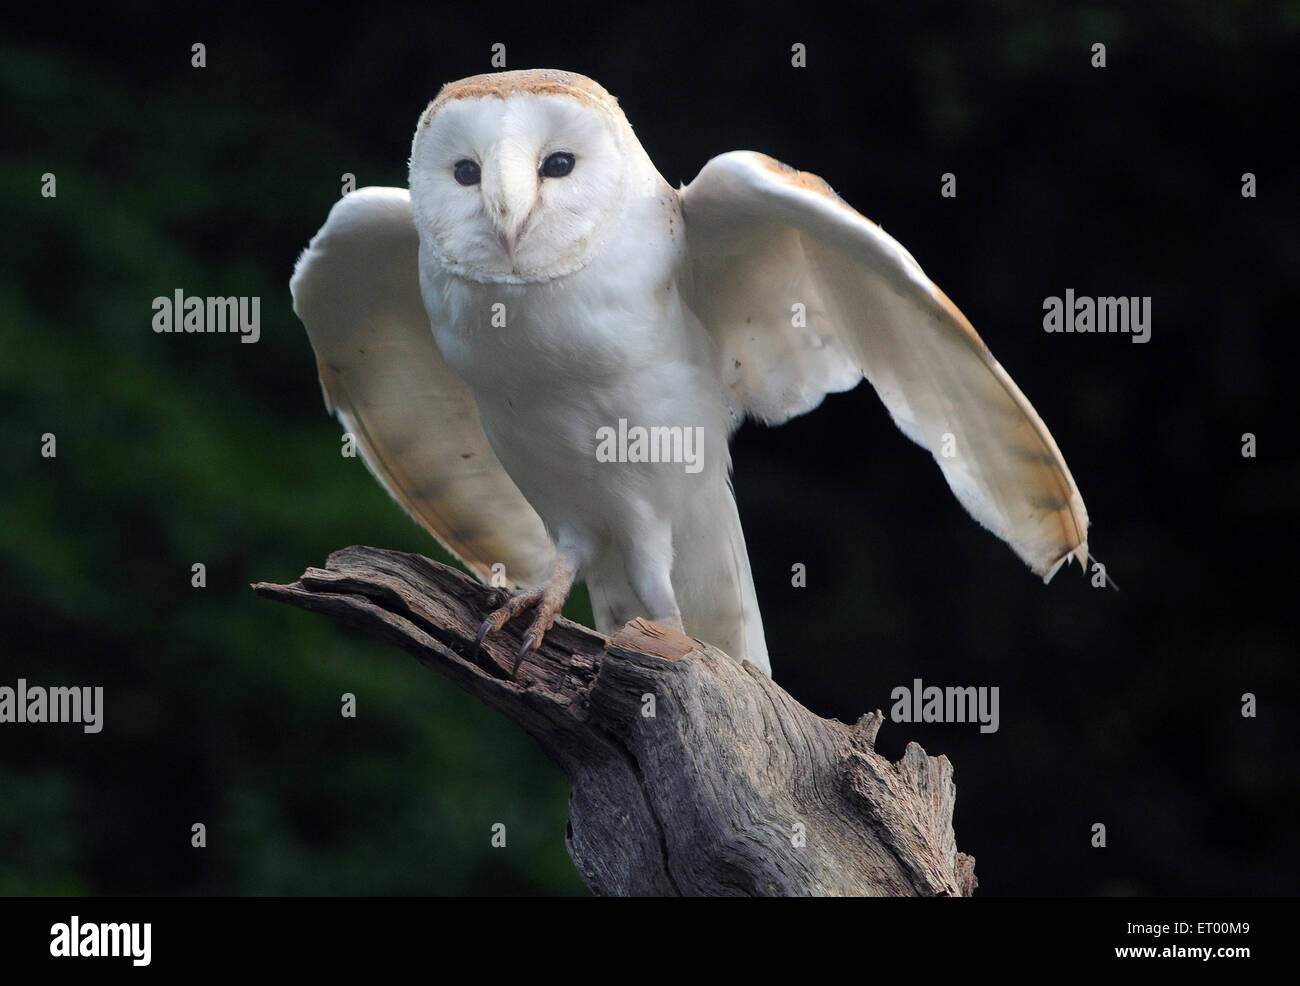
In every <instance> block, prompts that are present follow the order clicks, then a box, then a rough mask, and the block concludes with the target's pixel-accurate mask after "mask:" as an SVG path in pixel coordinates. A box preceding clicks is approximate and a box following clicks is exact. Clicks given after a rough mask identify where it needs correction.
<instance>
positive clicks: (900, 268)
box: [681, 151, 1088, 581]
mask: <svg viewBox="0 0 1300 986" xmlns="http://www.w3.org/2000/svg"><path fill="white" fill-rule="evenodd" d="M681 196H682V206H683V212H684V214H685V220H686V235H687V243H688V247H689V252H690V257H691V268H692V271H691V273H692V287H691V291H692V295H691V298H692V304H693V307H694V309H695V311H696V313H697V314H698V315H699V316H700V318H701V320H702V321H703V322H704V324H705V326H706V327H707V328H708V330H709V331H710V333H711V334H712V336H713V338H714V340H715V342H716V344H717V349H718V354H719V360H720V361H721V363H720V372H721V373H722V378H723V380H724V382H725V383H726V385H727V386H728V388H729V389H730V391H731V393H732V396H733V397H734V398H735V399H736V401H737V402H738V403H739V404H740V405H741V407H743V408H744V409H745V411H746V413H748V414H749V415H751V416H753V417H755V418H758V419H759V420H761V421H764V422H766V423H769V424H777V423H780V422H782V421H785V420H788V419H789V418H791V417H794V416H795V415H798V414H802V413H804V412H805V411H808V410H810V409H811V408H813V407H816V406H817V404H819V403H820V402H821V400H822V399H823V398H824V396H825V395H826V394H828V393H834V392H837V391H842V390H847V389H849V388H851V387H853V386H855V385H856V384H857V383H858V381H859V380H861V379H862V378H863V377H864V376H865V377H866V378H867V379H868V380H870V381H871V384H872V386H873V387H874V388H875V390H876V392H877V394H879V396H880V398H881V400H882V402H883V403H884V405H885V407H886V408H887V409H888V410H889V413H890V415H891V417H892V418H893V420H894V422H895V423H896V424H897V425H898V427H899V428H900V429H901V430H902V431H903V433H904V434H906V435H907V436H908V437H909V438H911V439H912V440H913V441H914V442H916V443H917V444H919V445H921V446H923V447H924V448H926V449H928V450H929V451H930V452H931V454H932V455H933V456H934V458H935V461H936V462H937V463H938V465H939V468H940V469H941V470H942V471H943V474H944V477H945V478H946V479H947V481H948V484H949V486H950V487H951V488H952V490H953V493H954V494H955V495H956V496H957V499H958V500H959V501H960V502H961V503H962V505H963V506H964V507H965V508H966V509H967V510H968V511H969V512H970V513H971V515H972V516H973V517H975V519H976V520H978V521H979V522H980V523H981V524H983V525H984V526H985V527H987V528H989V529H990V530H991V531H993V532H994V533H995V534H997V535H998V536H999V537H1001V538H1002V539H1003V540H1005V541H1006V542H1008V543H1009V544H1010V545H1011V547H1012V548H1013V549H1014V550H1015V552H1016V553H1017V554H1018V555H1019V556H1020V557H1021V558H1022V559H1023V560H1024V561H1025V562H1026V563H1027V564H1028V565H1029V566H1030V568H1032V569H1033V570H1034V571H1035V572H1037V573H1038V574H1039V575H1041V576H1043V578H1044V580H1045V581H1046V580H1048V579H1050V578H1051V577H1052V575H1053V574H1055V572H1056V571H1057V569H1058V568H1060V566H1061V565H1062V564H1064V563H1065V562H1066V561H1067V560H1068V559H1069V558H1071V557H1073V558H1075V559H1077V560H1078V561H1079V563H1080V565H1085V564H1086V561H1087V557H1088V547H1087V544H1088V542H1087V537H1088V514H1087V511H1086V510H1085V508H1084V505H1083V498H1082V497H1081V496H1080V494H1079V490H1078V487H1077V486H1076V485H1075V482H1074V478H1073V477H1072V476H1071V475H1070V470H1069V468H1068V467H1067V466H1066V464H1065V459H1064V458H1063V457H1062V455H1061V452H1060V449H1059V448H1058V447H1057V445H1056V442H1055V441H1054V440H1053V438H1052V435H1051V433H1050V432H1049V431H1048V430H1047V426H1046V425H1045V424H1043V421H1042V419H1041V418H1040V417H1039V416H1038V414H1037V412H1035V411H1034V408H1033V406H1032V405H1031V404H1030V403H1029V401H1028V400H1027V399H1026V397H1025V395H1024V394H1023V393H1021V391H1020V388H1018V387H1017V386H1016V384H1015V382H1014V381H1012V379H1011V377H1010V376H1008V375H1007V372H1006V371H1005V370H1004V369H1003V368H1002V366H1001V365H1000V364H999V363H998V362H997V360H995V359H994V358H993V356H992V354H991V353H990V352H989V350H988V347H987V346H985V345H984V342H983V341H982V340H981V339H980V337H979V335H978V334H977V333H976V332H975V329H974V328H973V327H972V326H971V324H970V322H969V321H968V320H967V319H966V317H965V316H964V315H963V314H962V313H961V312H960V311H959V310H958V309H957V307H956V306H955V305H954V304H953V303H952V302H951V301H950V300H949V299H948V297H947V296H946V295H945V294H944V293H943V292H942V291H940V290H939V288H938V287H936V286H935V285H934V284H933V282H931V281H930V279H929V278H928V277H926V276H925V273H924V272H923V271H922V270H921V267H920V265H919V264H917V262H916V261H915V260H914V259H913V258H912V255H911V254H910V253H908V252H907V251H906V250H905V249H904V248H903V247H902V246H901V245H900V244H899V243H898V242H897V241H896V240H894V239H893V238H892V237H891V236H889V235H887V234H886V233H885V232H884V230H882V229H881V228H880V227H879V226H877V225H876V224H875V223H873V222H871V221H870V220H868V219H866V218H865V217H863V216H861V215H860V214H859V213H857V212H856V211H854V210H853V209H852V208H850V207H849V206H848V205H847V204H845V203H844V201H843V200H842V199H840V198H839V197H838V196H837V195H836V194H835V193H834V192H833V191H832V190H831V189H830V187H829V186H828V185H827V184H826V182H825V181H823V180H822V179H821V178H818V177H817V176H816V175H811V174H808V173H806V172H800V171H795V170H794V169H792V168H790V167H788V166H786V165H784V164H781V163H780V162H778V161H775V160H774V159H772V158H769V157H766V156H765V155H762V154H756V153H753V152H750V151H736V152H733V153H730V154H724V155H722V156H720V157H717V158H714V159H713V160H712V161H710V162H709V163H708V164H706V165H705V167H704V169H703V170H702V171H701V172H700V174H699V175H698V177H696V179H695V180H694V181H693V182H691V183H690V184H689V185H687V186H686V187H685V188H683V189H682V191H681Z"/></svg>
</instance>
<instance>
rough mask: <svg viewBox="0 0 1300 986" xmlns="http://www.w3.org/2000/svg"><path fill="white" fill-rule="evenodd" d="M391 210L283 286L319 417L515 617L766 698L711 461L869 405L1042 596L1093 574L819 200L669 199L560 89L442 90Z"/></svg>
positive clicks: (1041, 478)
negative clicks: (858, 394)
mask: <svg viewBox="0 0 1300 986" xmlns="http://www.w3.org/2000/svg"><path fill="white" fill-rule="evenodd" d="M409 183H410V190H409V192H408V191H407V190H406V189H400V188H362V189H359V190H357V191H354V192H352V193H351V194H348V195H346V196H345V197H344V198H342V199H341V200H339V201H338V202H337V203H336V204H335V205H334V207H333V209H332V210H331V211H330V214H329V217H328V219H327V220H326V222H325V225H324V226H323V227H322V228H321V230H320V231H319V232H318V233H317V234H316V236H315V237H314V238H313V239H312V240H311V243H310V245H309V246H308V248H307V249H306V250H305V251H304V252H303V254H302V256H301V258H300V259H299V261H298V264H297V267H296V269H295V271H294V275H293V278H292V281H291V291H292V294H293V301H294V310H295V311H296V313H297V314H298V316H299V318H301V320H302V321H303V323H304V325H305V326H306V328H307V333H308V335H309V337H310V339H311V343H312V346H313V348H314V350H315V353H316V358H317V369H318V372H319V375H320V382H321V387H322V390H323V391H324V395H325V402H326V406H327V407H328V408H329V409H330V410H332V411H333V412H334V413H336V414H337V416H338V418H339V420H340V422H341V423H342V425H343V428H344V429H345V431H346V432H348V433H350V434H351V435H353V436H354V437H355V439H356V442H357V445H358V446H359V449H360V451H361V453H362V457H363V458H364V460H365V462H366V464H367V465H368V466H369V468H370V470H371V471H372V472H373V473H374V475H375V476H376V477H377V478H378V479H379V481H380V482H381V483H382V484H383V485H384V486H385V487H386V488H387V489H388V491H389V493H391V494H392V496H393V497H394V498H395V499H396V500H397V501H398V502H399V503H400V504H401V505H402V506H403V507H405V508H406V510H407V511H409V513H410V514H411V515H412V516H413V517H414V518H415V519H416V520H417V521H419V522H420V523H421V524H422V525H423V526H424V527H425V528H427V529H428V531H429V532H430V533H432V534H433V535H434V536H435V537H436V538H437V539H438V540H439V541H440V542H441V543H442V544H443V545H444V546H445V547H446V548H447V549H448V550H449V551H450V552H451V553H452V554H453V555H455V556H456V557H457V558H459V559H460V561H462V562H463V563H464V564H465V565H466V566H467V567H468V568H469V569H470V571H472V572H473V573H474V574H476V575H477V576H479V577H480V578H482V579H484V580H489V579H491V578H492V576H493V575H494V573H495V574H497V575H498V576H500V575H501V574H502V573H504V576H505V580H506V581H507V582H508V584H509V586H510V588H512V589H513V588H518V591H517V592H515V593H513V594H512V595H511V596H509V598H508V599H507V600H506V601H505V604H504V605H502V606H501V607H500V608H499V609H497V610H496V611H494V612H493V613H491V614H489V615H488V616H487V618H486V619H485V620H484V622H483V625H482V628H481V630H480V632H479V643H480V644H481V642H482V640H483V639H484V637H485V635H487V634H489V633H493V632H496V631H498V630H500V629H501V627H502V626H503V625H504V624H505V623H506V622H507V621H508V620H511V619H513V618H515V617H516V616H519V615H521V614H524V613H525V612H527V611H531V614H532V615H531V621H530V623H529V626H528V630H527V632H526V634H525V635H524V637H523V643H522V645H521V646H520V647H519V649H518V652H517V655H516V661H518V659H520V658H522V657H523V656H524V655H525V654H527V653H528V652H529V651H530V650H533V649H535V648H536V647H537V646H538V645H539V644H540V642H541V640H542V638H543V635H544V634H545V633H546V632H547V630H548V629H550V627H551V626H552V624H553V622H554V620H555V618H556V616H557V614H558V613H559V611H560V607H561V605H562V604H563V603H564V601H565V599H566V597H567V596H568V594H569V591H570V589H571V588H572V586H573V584H574V581H575V580H576V579H580V578H581V579H584V580H585V581H586V583H587V586H588V588H589V591H590V595H591V601H592V607H593V610H594V614H595V620H596V625H597V628H598V629H600V630H601V631H602V632H605V633H610V632H613V630H615V629H617V628H618V627H619V626H621V625H622V624H623V623H624V622H626V621H627V620H629V619H631V618H633V617H636V616H644V617H647V618H649V619H650V620H653V621H657V622H659V623H662V624H665V625H668V626H671V627H674V628H678V629H681V630H684V631H685V632H686V633H688V634H690V635H691V636H693V637H696V638H699V639H700V640H703V641H707V642H708V643H711V644H714V645H715V646H717V647H718V648H720V649H721V650H723V651H725V652H726V653H727V654H729V655H730V656H731V657H733V658H735V659H736V660H738V661H748V662H750V663H751V664H752V665H754V666H756V667H758V668H761V669H762V670H763V671H764V672H766V673H768V674H770V673H771V670H770V663H769V660H768V653H767V645H766V643H765V640H764V635H763V622H762V617H761V616H760V613H759V607H758V602H757V599H756V598H755V591H754V582H753V577H752V575H751V571H750V565H749V558H748V554H747V552H746V548H745V537H744V534H743V533H742V531H741V525H740V519H739V516H738V514H737V510H736V502H735V498H734V495H733V492H732V488H731V485H730V470H731V460H730V456H729V452H728V445H727V443H728V440H729V438H730V436H731V434H732V432H733V431H734V430H735V429H736V427H737V425H738V424H739V423H740V422H741V420H742V419H743V418H744V417H746V416H748V417H750V418H752V419H755V420H757V421H759V422H762V423H765V424H778V423H780V422H783V421H786V420H788V419H789V418H792V417H794V416H795V415H800V414H803V413H804V412H806V411H809V410H811V409H812V408H814V407H816V406H817V405H818V404H819V403H820V402H821V401H822V399H823V397H824V396H825V395H826V394H828V393H833V392H837V391H843V390H847V389H849V388H851V387H853V386H855V385H856V384H857V383H858V382H859V381H860V380H861V379H862V378H863V377H866V379H867V380H869V381H870V382H871V384H872V386H873V387H874V388H875V390H876V392H877V394H879V396H880V398H881V400H882V402H883V403H884V405H885V407H886V408H887V409H888V411H889V413H890V415H891V416H892V417H893V420H894V422H895V424H897V425H898V427H899V428H900V429H902V431H903V433H904V434H906V435H907V436H908V437H909V438H911V439H912V440H913V441H915V442H916V443H918V444H920V445H921V446H923V447H924V448H926V449H928V450H929V451H930V452H931V453H932V454H933V456H934V458H935V461H936V462H937V463H938V466H939V468H940V470H941V471H942V473H943V476H944V477H945V478H946V479H947V481H948V483H949V485H950V486H951V488H952V491H953V493H954V494H956V496H957V499H958V500H959V501H960V502H961V504H962V505H963V506H964V507H965V508H966V509H967V510H968V511H969V512H970V513H971V515H972V516H973V517H974V518H975V519H976V520H977V521H979V522H980V523H981V524H983V525H984V526H985V527H986V528H988V529H989V530H991V531H992V532H993V533H995V534H997V535H998V536H999V537H1001V538H1002V539H1003V540H1005V541H1006V542H1007V543H1008V544H1010V546H1011V547H1012V549H1013V550H1014V551H1015V552H1016V554H1018V555H1019V556H1020V557H1021V558H1022V559H1023V560H1024V561H1025V562H1026V563H1027V564H1028V565H1029V567H1030V568H1031V569H1032V570H1033V571H1034V572H1036V573H1038V574H1039V575H1041V576H1042V577H1043V578H1044V580H1045V581H1046V580H1048V579H1050V578H1051V577H1052V575H1053V574H1054V573H1055V572H1056V571H1057V569H1058V568H1060V567H1061V565H1062V564H1064V563H1065V562H1067V561H1068V560H1069V559H1070V558H1074V559H1077V560H1078V562H1079V564H1080V565H1081V566H1083V565H1085V564H1086V561H1087V557H1088V548H1087V530H1088V518H1087V513H1086V511H1085V509H1084V506H1083V500H1082V497H1081V496H1080V494H1079V490H1078V488H1077V487H1076V486H1075V483H1074V479H1073V478H1072V477H1071V475H1070V470H1069V469H1068V468H1067V467H1066V464H1065V460H1064V459H1063V458H1062V456H1061V453H1060V450H1059V449H1058V448H1057V446H1056V442H1055V441H1054V440H1053V439H1052V436H1051V434H1050V433H1049V432H1048V430H1047V427H1046V426H1045V425H1044V424H1043V422H1042V420H1041V419H1040V418H1039V416H1038V414H1037V413H1035V411H1034V409H1033V407H1032V406H1030V403H1029V401H1028V400H1026V398H1025V396H1024V394H1022V393H1021V392H1020V389H1019V388H1018V387H1017V386H1016V385H1015V383H1013V382H1012V380H1011V378H1010V377H1009V376H1008V375H1007V373H1006V371H1004V370H1003V369H1002V366H1001V365H1000V364H999V363H998V362H997V361H996V360H995V359H994V358H993V357H992V355H991V354H990V353H989V350H988V349H987V347H986V346H985V345H984V343H983V342H982V341H981V340H980V337H979V336H978V335H977V334H976V332H975V330H974V329H973V328H972V327H971V324H970V322H968V321H967V320H966V318H965V316H963V315H962V313H961V312H960V311H958V309H957V308H956V306H954V305H953V303H952V302H951V301H949V300H948V298H947V296H946V295H945V294H944V293H943V292H942V291H940V290H939V289H938V288H937V287H936V286H935V285H934V284H933V283H932V282H931V281H930V280H929V279H928V278H927V277H926V276H925V274H924V273H922V271H921V268H920V267H919V266H918V265H917V263H916V261H915V260H913V259H912V256H911V254H909V253H908V252H907V251H906V250H905V249H903V247H902V246H900V245H899V244H898V243H897V242H896V241H895V240H894V239H893V238H891V237H890V236H888V235H886V234H885V233H884V231H883V230H881V229H880V227H879V226H877V225H876V224H874V223H872V222H871V221H870V220H868V219H866V218H864V217H863V216H862V215H861V214H859V213H858V212H856V211H855V210H854V209H852V208H851V207H850V206H849V205H847V204H846V203H845V202H844V201H843V200H841V199H840V198H839V197H838V196H837V195H836V194H835V193H834V192H833V191H832V190H831V188H830V186H829V185H827V183H826V182H825V181H823V180H822V179H821V178H819V177H817V176H815V175H812V174H809V173H806V172H801V171H796V170H795V169H793V168H791V167H789V166H787V165H785V164H782V163H780V162H778V161H776V160H774V159H772V158H770V157H767V156H765V155H763V154H758V153H754V152H751V151H735V152H731V153H727V154H723V155H721V156H719V157H715V158H713V159H712V160H710V161H709V162H708V163H707V164H706V165H705V166H704V169H703V170H702V171H701V172H700V173H699V175H698V176H697V177H696V178H695V180H694V181H692V182H691V183H690V184H688V185H685V186H683V187H681V188H679V189H674V188H673V187H672V186H671V185H669V184H668V183H667V182H666V181H665V180H664V179H663V178H662V177H661V176H660V175H659V172H658V171H657V170H656V169H655V166H654V165H653V164H652V163H651V161H650V159H649V157H648V155H647V154H646V152H645V150H644V149H643V148H642V147H641V144H640V143H639V142H638V140H637V138H636V136H635V135H634V134H633V132H632V128H631V126H630V125H629V124H628V121H627V119H626V118H625V117H624V115H623V112H622V110H621V109H620V108H619V105H618V103H617V102H616V100H615V99H614V98H613V97H612V96H611V95H610V94H609V93H607V92H606V91H605V90H604V89H603V88H602V87H601V86H600V85H598V84H597V83H595V82H593V81H592V80H591V79H588V78H585V77H583V76H581V75H576V74H571V73H567V72H560V71H549V70H538V71H516V72H502V73H498V74H492V75H481V76H475V77H472V78H468V79H463V80H461V81H459V82H452V83H449V84H447V85H446V86H444V87H443V88H442V90H441V91H440V92H439V93H438V95H437V97H436V98H435V99H434V100H433V101H432V102H431V103H430V104H429V106H428V108H427V109H426V110H425V111H424V113H423V115H422V116H421V117H420V120H419V123H418V125H417V127H416V131H415V138H414V141H413V143H412V146H411V158H410V182H409Z"/></svg>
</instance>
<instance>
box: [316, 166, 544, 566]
mask: <svg viewBox="0 0 1300 986" xmlns="http://www.w3.org/2000/svg"><path fill="white" fill-rule="evenodd" d="M290 290H291V292H292V294H293V310H294V311H295V312H296V313H297V314H298V317H299V318H301V319H302V322H303V325H305V326H306V328H307V335H308V336H309V337H310V338H311V344H312V348H313V349H314V350H315V351H316V367H317V371H318V372H319V374H320V384H321V390H322V392H323V393H324V395H325V406H326V408H327V409H328V410H330V411H332V412H334V413H335V414H337V415H338V419H339V422H340V423H341V424H342V425H343V428H344V430H345V431H346V432H348V433H349V434H351V435H352V436H353V437H354V438H355V439H356V442H357V446H358V448H359V449H360V451H361V456H362V459H363V460H364V461H365V463H366V465H367V466H368V467H369V469H370V471H371V472H372V473H373V474H374V475H375V478H376V479H378V480H379V482H380V483H381V484H383V486H384V488H385V489H387V490H388V492H389V493H390V494H391V495H392V497H393V499H395V500H396V501H397V502H398V503H400V504H401V505H402V506H403V507H405V508H406V510H407V512H408V513H409V514H410V515H411V516H412V517H414V518H415V520H416V521H418V522H419V523H420V524H421V525H423V526H424V528H425V529H426V530H427V531H428V532H429V533H430V534H432V535H433V536H434V537H436V538H437V539H438V541H439V542H441V543H442V545H443V547H445V548H446V549H447V550H448V551H450V552H451V553H452V554H453V555H455V556H456V557H457V558H459V559H460V560H461V561H462V562H463V563H464V564H465V566H466V567H467V568H469V570H470V571H472V572H473V573H474V574H475V575H477V576H478V577H479V578H480V579H482V580H483V581H485V582H486V581H489V580H490V579H491V577H492V575H493V574H494V573H493V566H494V565H496V564H497V563H500V564H502V565H504V566H505V577H506V580H507V581H508V582H510V583H512V584H513V583H516V582H522V583H525V584H532V583H537V582H540V581H542V580H543V579H544V578H546V577H547V576H548V575H549V574H550V571H551V566H552V564H553V563H554V561H555V547H554V545H553V544H552V543H551V539H550V537H549V536H548V535H547V533H546V529H545V528H544V527H543V525H542V520H541V518H540V517H538V516H537V514H536V512H535V511H534V510H533V508H532V507H531V506H529V504H528V501H527V500H525V499H524V496H523V494H522V493H520V492H519V489H518V487H516V486H515V484H514V482H513V481H511V479H510V477H509V475H507V473H506V471H505V468H504V467H503V466H502V465H501V462H500V461H499V460H498V459H497V457H496V454H495V453H494V452H493V451H492V446H491V445H489V444H488V438H487V435H486V434H485V433H484V431H483V425H482V424H481V423H480V421H479V414H478V406H477V405H476V404H475V403H474V397H473V395H472V394H471V393H470V391H469V388H468V387H466V386H465V384H463V383H462V382H461V381H460V379H459V378H458V377H457V376H456V375H455V373H453V372H452V369H451V367H449V366H448V365H447V363H446V361H445V360H443V358H442V354H441V353H440V352H439V351H438V346H437V344H436V343H435V342H434V339H433V329H432V327H431V326H430V323H429V316H428V314H427V312H426V311H425V308H424V302H423V300H422V299H421V297H420V276H419V237H418V235H417V234H416V231H415V223H414V220H413V219H412V218H411V201H410V196H409V194H408V193H407V191H406V189H404V188H361V189H358V190H357V191H355V192H352V193H351V194H350V195H347V196H345V197H344V198H342V199H340V200H339V201H338V202H337V203H335V205H334V208H333V209H331V210H330V214H329V218H328V219H327V220H326V221H325V225H324V226H323V227H322V228H321V230H320V232H319V233H317V234H316V235H315V236H314V237H313V238H312V241H311V244H310V245H309V246H308V247H307V249H306V250H304V251H303V254H302V256H301V257H300V258H299V260H298V265H297V267H296V268H295V270H294V274H293V280H292V281H291V282H290Z"/></svg>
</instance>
